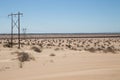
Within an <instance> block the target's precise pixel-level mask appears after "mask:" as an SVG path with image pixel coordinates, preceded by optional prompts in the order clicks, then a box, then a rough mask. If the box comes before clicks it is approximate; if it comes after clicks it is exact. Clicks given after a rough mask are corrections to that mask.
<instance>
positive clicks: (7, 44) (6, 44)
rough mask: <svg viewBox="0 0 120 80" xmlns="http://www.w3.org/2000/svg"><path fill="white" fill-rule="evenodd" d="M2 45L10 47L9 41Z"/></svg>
mask: <svg viewBox="0 0 120 80" xmlns="http://www.w3.org/2000/svg"><path fill="white" fill-rule="evenodd" d="M3 47H8V48H10V47H11V43H5V44H4V45H3Z"/></svg>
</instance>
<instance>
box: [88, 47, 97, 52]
mask: <svg viewBox="0 0 120 80" xmlns="http://www.w3.org/2000/svg"><path fill="white" fill-rule="evenodd" d="M87 50H88V51H89V52H95V51H96V50H95V49H94V48H93V47H91V48H89V49H87Z"/></svg>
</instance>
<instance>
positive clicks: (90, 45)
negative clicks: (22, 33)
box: [0, 38, 120, 80]
mask: <svg viewBox="0 0 120 80" xmlns="http://www.w3.org/2000/svg"><path fill="white" fill-rule="evenodd" d="M8 42H9V41H8V40H1V41H0V80H120V39H119V38H104V39H103V38H100V39H90V38H87V39H84V38H83V39H45V40H44V39H40V40H35V39H33V40H21V49H17V46H18V45H16V44H15V43H17V40H14V46H13V48H10V47H9V44H8ZM22 52H24V53H27V54H28V55H29V57H27V58H29V60H24V61H21V60H20V59H19V58H20V57H21V56H19V54H20V53H22Z"/></svg>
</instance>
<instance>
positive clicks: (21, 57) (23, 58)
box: [17, 52, 35, 68]
mask: <svg viewBox="0 0 120 80" xmlns="http://www.w3.org/2000/svg"><path fill="white" fill-rule="evenodd" d="M17 55H18V60H19V62H20V63H19V67H20V68H22V67H23V62H25V61H30V60H35V58H34V57H33V56H31V55H30V54H28V53H26V52H18V53H17Z"/></svg>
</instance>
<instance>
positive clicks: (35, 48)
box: [31, 46, 42, 53]
mask: <svg viewBox="0 0 120 80" xmlns="http://www.w3.org/2000/svg"><path fill="white" fill-rule="evenodd" d="M31 49H33V50H34V51H35V52H39V53H40V52H42V50H41V49H40V48H39V47H37V46H33V47H32V48H31Z"/></svg>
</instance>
